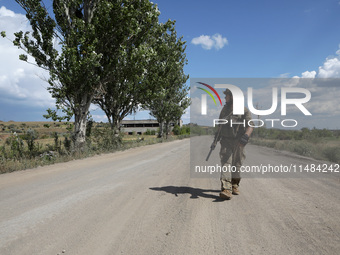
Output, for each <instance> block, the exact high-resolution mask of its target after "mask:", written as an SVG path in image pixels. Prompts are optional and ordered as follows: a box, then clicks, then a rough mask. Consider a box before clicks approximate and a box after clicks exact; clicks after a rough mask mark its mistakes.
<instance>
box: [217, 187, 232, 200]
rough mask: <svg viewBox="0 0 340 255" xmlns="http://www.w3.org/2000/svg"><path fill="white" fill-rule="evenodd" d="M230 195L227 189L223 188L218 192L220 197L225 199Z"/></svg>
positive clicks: (228, 198)
mask: <svg viewBox="0 0 340 255" xmlns="http://www.w3.org/2000/svg"><path fill="white" fill-rule="evenodd" d="M231 197H232V195H231V192H230V191H229V190H227V189H224V190H222V191H221V192H220V198H222V199H225V200H230V199H231Z"/></svg>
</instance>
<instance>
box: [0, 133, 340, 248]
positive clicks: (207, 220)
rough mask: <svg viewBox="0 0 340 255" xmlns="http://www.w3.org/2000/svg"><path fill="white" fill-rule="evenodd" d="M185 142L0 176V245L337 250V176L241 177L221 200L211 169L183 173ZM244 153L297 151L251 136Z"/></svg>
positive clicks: (251, 156) (269, 155) (285, 157)
mask: <svg viewBox="0 0 340 255" xmlns="http://www.w3.org/2000/svg"><path fill="white" fill-rule="evenodd" d="M209 139H211V138H209ZM209 141H210V140H209ZM196 146H206V144H204V145H201V144H200V143H198V144H197V145H196ZM189 147H190V141H189V139H187V140H181V141H175V142H171V143H162V144H156V145H151V146H147V147H140V148H135V149H131V150H128V151H123V152H118V153H114V154H108V155H102V156H96V157H93V158H88V159H84V160H77V161H72V162H68V163H62V164H57V165H52V166H47V167H40V168H38V169H32V170H26V171H20V172H15V173H10V174H3V175H0V205H1V208H0V209H1V212H0V254H2V255H5V254H8V255H16V254H25V255H26V254H43V255H46V254H72V255H74V254H82V255H84V254H89V255H90V254H91V255H92V254H98V255H102V254H103V255H105V254H109V255H111V254H128V255H130V254H148V255H150V254H151V255H152V254H155V255H156V254H157V255H158V254H195V255H196V254H204V255H206V254H238V255H240V254H284V255H287V254H332V255H333V254H339V253H338V252H339V250H340V213H339V212H340V195H339V194H340V192H339V191H340V182H339V179H338V178H325V179H321V178H244V179H242V182H241V186H240V191H241V192H242V194H241V195H239V196H234V197H233V198H232V199H231V200H230V201H221V200H220V199H219V198H218V194H219V187H220V183H219V180H218V178H193V177H192V176H190V172H189V155H190V153H189ZM217 150H218V148H217ZM217 150H216V151H214V153H213V157H212V159H211V160H214V157H215V159H216V157H217V154H218V152H217ZM247 155H248V157H247V160H246V164H250V162H251V161H254V160H261V158H262V159H263V158H265V159H267V160H268V159H271V160H273V161H277V160H278V159H281V160H282V161H284V162H287V163H289V162H294V161H296V160H297V159H296V158H295V157H293V156H290V155H289V154H281V153H279V152H272V151H271V150H269V149H266V148H261V147H256V146H251V145H248V146H247Z"/></svg>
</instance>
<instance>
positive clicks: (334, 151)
mask: <svg viewBox="0 0 340 255" xmlns="http://www.w3.org/2000/svg"><path fill="white" fill-rule="evenodd" d="M323 154H324V155H325V157H326V158H327V159H328V160H329V161H332V162H336V163H340V147H328V148H325V149H324V150H323Z"/></svg>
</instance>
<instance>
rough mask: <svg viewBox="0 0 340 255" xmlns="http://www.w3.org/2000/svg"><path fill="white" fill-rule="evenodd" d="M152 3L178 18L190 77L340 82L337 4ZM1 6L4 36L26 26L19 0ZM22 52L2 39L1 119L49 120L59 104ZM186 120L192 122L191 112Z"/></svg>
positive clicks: (267, 0)
mask: <svg viewBox="0 0 340 255" xmlns="http://www.w3.org/2000/svg"><path fill="white" fill-rule="evenodd" d="M45 2H46V5H47V7H48V6H49V5H51V4H49V2H50V1H45ZM153 2H154V3H156V4H157V5H158V8H159V10H160V11H161V16H160V20H161V21H162V22H163V21H166V20H167V19H169V18H170V19H172V20H176V30H177V33H178V35H179V36H183V38H184V40H185V41H187V50H186V54H187V58H188V65H187V66H186V67H185V71H186V73H187V74H189V75H190V77H191V78H200V77H209V78H223V77H234V78H260V77H261V78H267V77H270V78H277V77H294V76H298V77H309V78H314V77H319V78H329V77H340V57H339V56H340V50H339V44H340V33H339V31H340V0H317V1H316V0H308V1H306V0H295V1H292V0H286V1H276V0H258V1H254V0H238V1H231V0H213V1H207V0H204V1H203V0H171V1H170V0H157V1H153ZM0 8H1V9H0V30H1V31H2V30H6V31H8V32H14V31H17V30H20V29H29V26H28V25H27V24H26V22H25V20H24V16H23V15H20V14H24V12H23V11H22V10H21V8H20V7H19V5H18V4H16V3H15V1H13V0H0ZM18 28H19V29H18ZM8 36H10V34H9V33H8ZM18 54H19V51H18V50H17V49H16V48H15V47H14V46H12V45H11V44H10V43H9V42H7V40H5V39H3V38H0V56H1V59H0V120H3V121H9V120H15V121H38V120H45V119H44V118H43V117H42V115H43V114H45V112H46V111H45V110H46V109H47V108H49V107H53V105H54V101H53V99H51V98H50V96H49V94H48V93H47V92H46V87H47V83H45V82H44V81H42V80H41V77H46V76H47V74H46V73H44V72H42V71H40V70H38V69H36V68H35V67H34V66H30V65H28V64H26V63H20V62H19V61H18V60H17V58H18ZM39 77H40V78H39ZM188 84H189V81H188ZM91 109H92V115H93V116H94V118H95V119H96V120H98V121H100V120H103V121H105V116H104V115H103V113H102V112H101V111H100V110H98V109H97V108H96V107H91ZM336 110H338V109H336ZM149 117H150V116H149V115H148V114H147V113H139V114H137V115H136V118H149ZM130 118H131V117H130ZM183 120H184V122H189V115H188V114H186V115H185V116H183ZM335 126H336V125H335ZM332 127H333V126H332ZM339 128H340V125H339Z"/></svg>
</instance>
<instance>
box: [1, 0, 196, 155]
mask: <svg viewBox="0 0 340 255" xmlns="http://www.w3.org/2000/svg"><path fill="white" fill-rule="evenodd" d="M16 2H17V3H18V4H19V5H20V6H21V7H22V8H23V10H24V11H25V12H26V17H27V19H28V20H29V22H30V25H31V29H30V31H18V32H16V33H14V39H13V38H12V39H10V38H7V35H6V32H5V31H1V36H2V37H5V38H7V39H9V40H11V41H12V42H13V44H14V46H16V47H18V48H20V49H22V50H23V52H24V54H21V55H20V56H19V59H20V60H22V61H25V62H28V61H29V58H28V55H30V56H31V57H33V59H34V60H35V63H31V64H35V65H37V66H39V67H41V68H43V69H45V70H47V71H48V72H49V79H48V83H49V87H48V91H49V92H50V93H51V95H52V97H53V98H55V100H56V110H52V109H48V110H47V114H46V115H44V116H45V117H46V118H47V119H52V120H53V121H70V119H71V118H72V117H74V125H73V127H72V128H73V133H72V143H73V146H74V148H73V149H74V150H79V151H83V150H84V149H86V145H87V144H88V142H89V141H87V140H88V138H89V136H86V131H87V125H88V120H89V108H90V105H91V104H92V103H93V104H97V105H99V107H101V108H102V110H103V111H104V112H105V114H106V116H107V118H108V121H109V123H110V124H111V129H112V130H114V132H115V133H116V132H119V129H120V122H121V120H122V119H123V118H124V117H126V116H127V115H128V114H131V113H132V112H134V111H136V110H137V109H138V107H140V106H145V107H147V108H148V109H150V110H151V111H153V112H154V111H156V112H157V114H153V115H154V116H155V117H156V118H157V119H159V118H160V117H159V116H162V117H161V118H162V121H159V122H160V123H161V127H162V125H163V122H164V123H165V129H167V127H168V126H169V125H168V124H169V122H171V121H173V120H176V121H177V120H178V119H180V117H181V115H182V114H183V112H184V110H185V109H186V108H187V107H188V105H189V103H190V102H189V101H190V100H189V99H188V98H187V97H186V95H187V92H188V89H189V88H187V86H186V85H185V83H186V80H187V79H188V76H187V75H185V74H184V71H183V67H184V65H185V64H187V60H186V55H185V53H184V51H185V43H186V42H185V41H183V40H182V37H179V38H178V37H177V33H176V30H175V21H171V20H168V21H166V22H164V23H161V22H159V19H158V17H159V15H160V11H159V10H158V7H157V5H155V4H154V3H152V2H150V1H149V0H121V1H113V0H101V1H88V0H68V1H62V0H55V1H52V2H53V4H52V6H48V7H45V4H44V3H43V1H32V0H16ZM56 41H57V42H58V44H59V45H57V44H56V43H55V42H56ZM165 99H166V100H165ZM153 102H156V105H153ZM162 105H163V106H164V105H166V107H165V108H164V107H161V108H162V109H161V110H159V109H155V107H160V106H162ZM160 111H161V112H160ZM48 125H49V124H47V125H46V126H48ZM165 133H166V134H167V132H166V130H165ZM159 136H160V137H162V136H163V131H162V129H161V132H159Z"/></svg>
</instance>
